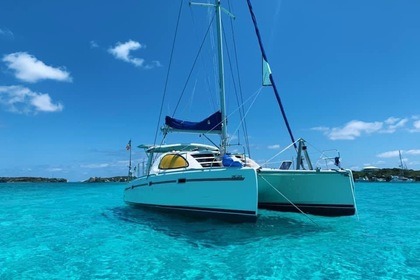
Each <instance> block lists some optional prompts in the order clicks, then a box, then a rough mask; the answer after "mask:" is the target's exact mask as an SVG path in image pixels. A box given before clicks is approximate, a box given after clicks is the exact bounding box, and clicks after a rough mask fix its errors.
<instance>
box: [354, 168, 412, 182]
mask: <svg viewBox="0 0 420 280" xmlns="http://www.w3.org/2000/svg"><path fill="white" fill-rule="evenodd" d="M391 176H404V177H406V178H408V179H413V180H414V181H416V182H420V170H412V169H410V170H403V171H401V169H399V168H383V169H377V170H362V171H353V178H354V180H355V181H359V180H366V181H371V182H376V181H385V182H389V181H390V180H391Z"/></svg>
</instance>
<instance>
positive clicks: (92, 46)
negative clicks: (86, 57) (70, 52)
mask: <svg viewBox="0 0 420 280" xmlns="http://www.w3.org/2000/svg"><path fill="white" fill-rule="evenodd" d="M89 44H90V48H91V49H96V48H99V45H98V43H97V42H96V41H94V40H92V41H90V42H89Z"/></svg>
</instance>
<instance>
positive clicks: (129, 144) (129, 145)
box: [125, 139, 131, 151]
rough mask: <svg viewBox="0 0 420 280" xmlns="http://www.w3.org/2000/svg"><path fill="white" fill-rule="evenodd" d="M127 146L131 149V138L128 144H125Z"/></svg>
mask: <svg viewBox="0 0 420 280" xmlns="http://www.w3.org/2000/svg"><path fill="white" fill-rule="evenodd" d="M125 148H126V149H127V151H129V150H131V139H130V141H128V144H127V146H125Z"/></svg>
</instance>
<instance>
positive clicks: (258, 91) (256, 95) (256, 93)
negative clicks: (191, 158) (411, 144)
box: [202, 87, 263, 135]
mask: <svg viewBox="0 0 420 280" xmlns="http://www.w3.org/2000/svg"><path fill="white" fill-rule="evenodd" d="M262 88H263V87H260V88H259V89H258V90H257V91H256V92H255V93H253V94H252V95H251V96H250V97H249V98H248V99H247V100H245V102H244V103H243V104H242V105H240V106H239V107H238V108H236V109H235V110H234V111H233V112H231V113H230V114H229V115H228V116H226V118H228V117H230V116H232V115H233V114H234V113H235V112H236V111H238V110H239V108H240V107H241V106H244V105H245V103H247V102H248V101H249V100H251V98H252V97H253V96H254V95H255V98H254V101H253V102H252V104H253V103H254V102H255V100H256V99H257V97H258V95H259V93H260V92H261V90H262ZM252 104H251V105H252ZM248 111H249V110H248ZM221 123H222V121H220V122H218V123H217V124H216V125H215V126H214V127H213V128H212V129H209V130H208V131H206V132H204V133H202V135H204V134H206V133H209V132H211V131H213V130H214V128H215V127H217V126H218V125H220V124H221Z"/></svg>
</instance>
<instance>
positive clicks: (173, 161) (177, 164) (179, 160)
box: [159, 154, 188, 169]
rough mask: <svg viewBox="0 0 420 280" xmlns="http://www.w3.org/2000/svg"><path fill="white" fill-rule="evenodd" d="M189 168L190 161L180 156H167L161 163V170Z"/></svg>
mask: <svg viewBox="0 0 420 280" xmlns="http://www.w3.org/2000/svg"><path fill="white" fill-rule="evenodd" d="M185 167H188V161H187V160H186V159H185V158H184V157H183V156H181V155H179V154H168V155H165V156H164V157H163V158H162V160H161V161H160V163H159V169H177V168H185Z"/></svg>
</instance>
